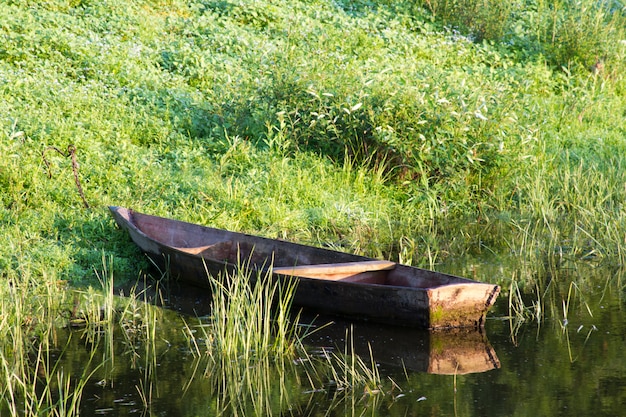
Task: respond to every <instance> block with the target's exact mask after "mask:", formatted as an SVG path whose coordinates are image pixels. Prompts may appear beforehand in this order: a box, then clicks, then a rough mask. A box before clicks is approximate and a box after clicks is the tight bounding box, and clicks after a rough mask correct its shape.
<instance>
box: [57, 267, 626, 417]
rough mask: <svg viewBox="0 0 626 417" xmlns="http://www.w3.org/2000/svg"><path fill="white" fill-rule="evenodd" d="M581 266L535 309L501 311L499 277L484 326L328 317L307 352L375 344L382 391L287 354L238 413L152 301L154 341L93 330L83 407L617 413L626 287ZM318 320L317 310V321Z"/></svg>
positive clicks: (78, 344)
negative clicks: (309, 376)
mask: <svg viewBox="0 0 626 417" xmlns="http://www.w3.org/2000/svg"><path fill="white" fill-rule="evenodd" d="M578 273H585V274H589V276H587V277H585V279H584V280H581V279H580V277H579V278H576V274H574V275H572V273H571V271H570V272H568V274H567V277H565V276H553V277H552V279H554V280H555V282H556V280H560V281H559V283H558V285H557V284H554V285H552V287H551V288H547V289H543V290H542V293H543V302H542V303H538V305H541V309H543V319H542V320H539V321H537V320H531V319H529V318H528V317H527V318H526V321H523V322H520V321H516V320H512V319H510V318H508V317H507V316H509V315H510V311H509V309H508V297H509V295H508V294H507V292H508V289H507V288H505V289H504V291H503V294H502V295H501V296H500V298H499V300H498V303H497V305H496V308H495V309H494V311H493V312H492V314H491V315H490V319H489V320H488V321H487V324H486V327H485V330H484V332H482V333H481V332H442V333H437V334H432V333H428V332H423V331H417V330H413V329H405V328H390V327H388V326H387V327H385V326H377V325H374V324H368V323H354V324H350V323H346V322H342V321H340V320H335V324H333V325H331V326H327V327H324V328H323V329H321V330H319V331H318V332H317V333H315V334H314V335H312V336H310V337H309V338H308V339H307V340H306V342H307V343H308V344H309V345H311V352H312V355H315V354H318V353H319V352H323V351H326V352H328V351H334V352H341V351H342V350H343V349H344V347H345V346H346V341H347V342H348V343H349V345H350V346H353V347H354V350H355V351H356V352H357V353H359V354H360V355H362V357H363V358H364V361H365V362H367V363H369V361H370V359H369V357H370V354H369V352H370V346H371V351H372V354H373V356H374V359H375V361H376V363H377V364H378V365H377V369H378V371H379V373H380V376H381V378H382V380H383V383H384V388H383V389H382V391H381V392H379V393H373V394H369V395H364V394H363V388H360V389H359V390H357V391H356V392H346V391H339V392H338V391H337V390H336V389H335V388H333V386H332V384H328V385H326V386H318V387H316V388H315V389H312V388H311V387H310V386H309V385H308V384H306V379H305V377H304V376H303V372H301V371H299V368H298V364H297V363H294V364H293V366H291V367H290V368H289V369H291V370H292V371H293V372H291V371H290V372H287V375H280V374H279V373H278V372H276V373H275V374H272V375H270V378H271V379H272V380H275V381H276V383H275V384H272V385H271V386H270V387H269V388H268V387H267V386H264V388H263V389H261V388H259V389H256V390H255V388H254V387H253V388H252V389H249V388H248V389H247V390H245V389H244V390H243V391H242V394H241V398H240V399H243V400H244V401H247V402H248V403H250V405H249V407H248V408H247V410H248V411H246V412H245V413H242V412H241V410H239V411H237V410H234V409H232V407H229V405H228V404H227V402H228V401H227V400H225V398H227V396H224V395H223V394H221V393H223V392H224V390H225V388H224V387H225V386H233V385H232V384H236V383H237V382H238V381H224V380H223V378H224V376H223V375H221V374H220V373H219V372H216V371H215V369H214V368H212V367H211V366H210V365H209V360H208V359H207V358H206V357H203V358H195V357H194V356H193V355H192V354H191V350H190V346H189V343H188V342H187V340H186V339H185V338H184V337H183V336H182V335H183V328H184V327H185V322H184V321H183V319H182V318H181V317H187V319H186V321H187V322H188V323H190V322H193V321H194V317H191V316H185V315H179V314H176V313H173V312H171V311H168V310H163V309H159V311H160V313H159V314H160V316H159V323H160V324H159V328H158V332H159V336H158V337H157V341H156V342H155V343H153V344H146V343H145V342H144V341H143V340H142V339H141V337H140V336H137V339H136V340H133V337H132V334H133V333H132V332H130V333H129V332H128V331H127V330H128V329H127V330H126V331H125V332H124V331H122V330H121V329H117V330H116V333H115V334H114V339H113V341H112V342H111V343H103V342H102V341H101V342H100V344H99V347H98V350H97V354H96V356H95V360H94V363H95V362H98V360H99V362H103V360H104V365H102V366H101V367H100V368H98V369H97V370H96V371H95V374H94V375H93V377H91V378H90V380H89V382H88V384H87V385H86V387H85V389H84V392H83V398H82V404H83V405H82V408H81V411H82V413H83V414H84V415H108V416H125V415H155V416H174V415H175V416H200V415H217V414H226V415H228V414H231V415H235V414H240V415H242V414H246V415H252V414H254V413H255V410H257V411H258V410H261V412H262V413H263V414H264V415H269V414H273V415H279V414H280V415H307V416H309V415H311V416H344V415H381V416H383V415H384V416H414V415H415V416H423V415H429V416H457V415H458V416H516V415H519V416H529V415H536V416H561V415H563V416H583V415H594V416H617V415H624V414H625V413H626V411H624V410H626V360H625V359H624V354H625V348H626V343H625V339H626V314H625V312H624V305H625V304H624V303H625V301H624V287H623V285H622V284H621V278H620V275H619V274H616V273H615V272H610V271H608V270H606V271H603V270H601V269H598V268H596V269H594V270H593V271H591V272H590V270H585V272H583V271H579V272H578ZM573 280H574V281H576V282H577V284H576V285H573V284H571V282H572V281H573ZM193 294H194V296H193V297H191V298H187V297H184V296H179V297H176V296H175V294H172V295H171V303H173V304H174V306H175V307H177V308H180V309H184V310H187V311H189V310H195V311H196V313H197V314H204V313H205V312H206V309H205V305H204V302H203V301H202V297H201V296H199V295H198V293H197V291H193ZM534 299H536V295H533V294H532V291H530V294H527V295H526V296H524V302H525V303H526V305H527V306H530V307H531V308H530V311H531V312H536V311H537V310H536V308H535V309H533V308H532V303H533V300H534ZM304 317H305V318H306V320H309V319H310V317H309V316H308V315H306V314H305V316H304ZM325 320H326V319H325V318H321V317H319V318H317V319H316V321H315V323H316V324H318V325H321V324H323V323H324V321H325ZM81 332H84V330H73V331H61V332H60V333H62V334H60V338H62V337H65V336H67V334H71V338H70V342H69V344H68V345H67V348H66V349H65V353H64V354H63V355H62V356H61V358H60V359H59V365H60V366H62V367H63V369H65V372H66V373H68V372H69V373H72V374H76V375H80V374H81V372H82V371H83V369H84V367H85V366H86V365H85V364H86V363H88V358H89V354H90V344H89V341H88V338H86V336H85V333H81ZM129 334H130V336H129ZM137 334H140V332H137ZM101 337H103V338H104V336H101ZM322 347H323V348H324V350H322ZM316 352H317V353H316ZM59 355H60V352H59ZM274 371H275V370H274ZM274 371H272V370H270V371H268V372H274ZM392 381H393V382H392ZM244 391H245V392H244ZM261 397H263V398H261ZM261 400H262V401H261ZM255 402H256V403H257V404H256V408H255ZM260 402H262V405H259V403H260Z"/></svg>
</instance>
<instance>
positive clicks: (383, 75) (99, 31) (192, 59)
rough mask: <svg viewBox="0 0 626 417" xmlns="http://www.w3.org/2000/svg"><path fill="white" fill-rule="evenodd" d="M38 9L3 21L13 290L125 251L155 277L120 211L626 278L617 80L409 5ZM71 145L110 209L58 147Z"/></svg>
mask: <svg viewBox="0 0 626 417" xmlns="http://www.w3.org/2000/svg"><path fill="white" fill-rule="evenodd" d="M30 3H32V4H28V2H19V3H14V2H11V1H2V2H0V4H1V7H0V37H1V40H2V41H1V45H0V95H1V99H0V152H1V153H2V158H0V219H1V220H0V242H1V243H2V244H1V245H0V270H2V271H4V272H3V273H4V274H7V275H12V274H15V271H18V272H19V273H28V274H30V275H35V276H40V275H41V276H53V277H58V278H62V279H69V280H71V281H74V282H77V283H78V282H81V281H85V282H89V281H90V280H93V277H94V274H93V272H92V270H93V268H94V267H95V268H99V266H100V264H101V257H102V254H103V253H108V254H114V256H115V258H116V261H115V266H116V268H117V269H118V273H119V274H120V275H124V276H131V277H132V276H134V275H135V274H137V269H136V265H137V260H138V259H141V257H140V256H139V255H138V253H137V252H136V250H135V249H134V248H133V246H132V245H130V244H129V243H128V240H127V237H126V236H125V235H124V234H122V233H121V232H119V231H117V230H115V228H114V226H113V224H112V221H111V219H110V218H109V216H108V213H107V211H106V206H107V205H111V204H113V205H125V206H131V207H133V208H135V209H137V210H142V211H146V212H150V213H154V214H161V215H168V216H172V217H177V218H181V219H186V220H190V221H197V222H202V223H206V224H210V225H214V226H217V227H225V228H231V229H236V230H242V231H248V232H255V233H260V234H263V235H267V236H271V237H281V238H287V239H293V240H296V241H300V242H305V243H312V244H324V245H330V246H332V247H335V248H339V249H342V250H347V251H354V252H360V253H364V254H369V255H373V256H384V257H398V256H399V257H400V259H401V260H402V261H404V262H412V263H415V264H426V265H427V264H428V263H429V261H430V262H433V261H435V260H436V259H442V258H445V257H446V256H447V255H449V254H451V253H453V254H455V255H457V254H458V255H461V254H464V253H477V252H481V251H484V249H485V248H489V250H492V251H494V252H498V253H502V252H508V251H510V250H514V251H519V252H521V253H522V254H523V255H524V256H530V254H535V253H536V252H537V251H536V250H535V249H540V251H539V252H541V251H543V252H546V251H551V250H553V249H554V248H555V247H557V246H559V247H561V246H566V247H567V248H569V249H567V250H571V251H572V253H573V254H575V255H577V256H580V255H584V254H588V253H589V252H592V253H593V254H595V255H600V256H601V257H603V258H604V257H612V260H613V261H614V262H620V261H621V256H622V254H621V247H622V246H623V242H622V238H621V236H623V234H624V231H625V230H626V219H624V218H623V214H622V209H621V204H622V203H621V202H622V201H623V200H624V194H625V193H626V190H625V189H624V186H623V184H624V183H626V178H624V173H623V171H622V170H621V166H622V165H623V163H624V161H623V156H622V155H624V138H623V136H624V128H623V126H622V123H621V121H622V119H623V116H624V115H626V103H624V94H623V93H624V81H623V78H622V76H623V75H622V74H621V73H620V72H618V71H617V69H612V68H611V69H609V70H607V71H606V72H605V73H602V74H600V75H598V76H594V75H592V74H591V73H589V72H587V71H585V70H584V69H580V68H579V69H576V70H575V71H574V72H573V73H571V75H567V74H566V73H564V72H563V71H560V70H555V69H551V68H550V67H548V66H547V65H546V64H545V63H544V61H543V60H542V57H541V56H540V55H532V54H530V55H529V54H524V53H519V52H520V51H519V50H515V49H512V48H511V47H510V46H506V45H504V44H498V43H482V44H476V43H472V42H471V41H469V40H468V39H467V38H465V37H463V36H460V35H458V34H456V33H453V32H450V31H447V30H440V29H438V26H437V25H434V24H433V23H431V22H430V20H429V19H428V18H427V17H426V15H425V14H424V12H420V11H416V10H410V9H408V8H404V9H403V8H402V7H403V6H402V4H401V3H400V4H399V5H395V6H386V5H384V3H380V4H379V5H378V6H374V5H369V4H366V3H354V2H345V3H344V2H326V1H322V0H316V1H301V2H300V1H297V2H296V1H291V2H278V3H276V2H264V1H256V2H249V3H245V4H244V3H237V2H232V3H231V2H227V1H225V2H218V1H215V2H211V1H191V2H182V1H176V0H170V1H156V0H155V1H147V0H146V1H133V2H126V1H121V0H119V1H118V0H108V1H98V2H95V1H82V2H81V1H69V0H68V1H62V0H50V1H46V2H30ZM616 48H617V53H616V57H613V59H616V60H618V62H619V59H622V60H623V57H624V45H621V44H617V46H616ZM620 48H621V49H620ZM620 54H621V55H620ZM69 145H75V146H76V148H77V152H76V156H77V160H78V162H79V164H80V171H79V174H80V178H81V181H82V186H83V189H84V191H85V196H86V199H87V201H88V202H89V204H90V205H91V208H90V209H85V208H83V206H82V201H81V199H80V196H79V194H78V192H77V189H76V185H75V183H74V179H73V174H72V168H71V162H70V160H69V158H64V157H62V156H61V155H60V154H58V153H57V152H56V151H54V150H51V149H49V148H47V147H49V146H55V147H57V148H59V149H60V150H63V151H64V150H65V149H67V147H68V146H69ZM42 152H44V153H45V158H46V160H48V161H49V162H50V173H51V177H50V178H48V176H47V171H46V166H45V164H44V160H43V158H42ZM516 253H518V252H516ZM144 266H145V264H144ZM505 278H506V277H505ZM486 279H493V280H496V279H498V278H490V277H486Z"/></svg>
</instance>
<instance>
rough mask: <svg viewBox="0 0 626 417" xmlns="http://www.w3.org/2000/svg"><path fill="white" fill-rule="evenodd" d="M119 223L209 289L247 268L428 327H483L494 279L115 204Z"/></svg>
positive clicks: (315, 299) (319, 297)
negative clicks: (215, 279)
mask: <svg viewBox="0 0 626 417" xmlns="http://www.w3.org/2000/svg"><path fill="white" fill-rule="evenodd" d="M110 210H111V213H112V214H113V216H114V218H115V220H116V222H117V224H118V225H119V226H120V227H121V228H123V229H126V230H127V231H128V233H129V234H130V237H131V239H132V240H133V241H134V242H135V243H136V244H137V245H138V246H139V248H140V249H141V250H142V251H143V252H145V253H146V254H147V255H148V256H149V257H150V258H151V259H152V261H153V262H155V263H156V264H157V265H159V266H160V267H164V268H165V267H167V268H169V271H170V276H172V277H175V278H178V279H180V280H181V281H185V282H188V283H191V284H194V285H199V286H203V287H208V286H209V280H208V278H207V274H211V275H217V274H220V273H223V272H224V271H227V272H232V271H235V270H236V269H237V268H240V267H241V265H244V266H245V267H246V268H249V269H252V270H255V271H261V272H262V271H268V272H271V273H272V275H273V277H275V278H276V279H288V278H289V277H295V278H297V279H298V284H297V288H296V291H295V294H294V299H293V304H294V305H296V306H301V307H304V308H309V309H313V310H316V311H319V312H322V313H326V314H336V315H342V316H348V317H350V318H356V319H362V320H372V321H377V322H385V323H392V324H396V325H406V326H414V327H420V328H425V329H437V328H450V327H482V326H483V325H484V323H485V316H486V314H487V310H488V309H489V308H490V307H491V306H492V305H493V303H494V302H495V300H496V297H497V296H498V293H499V292H500V287H499V286H497V285H494V284H488V283H482V282H476V281H472V280H469V279H465V278H461V277H456V276H453V275H448V274H443V273H438V272H434V271H429V270H426V269H421V268H415V267H410V266H406V265H401V264H397V263H395V262H390V261H384V260H376V259H372V258H367V257H363V256H358V255H353V254H348V253H343V252H338V251H334V250H329V249H323V248H317V247H312V246H306V245H301V244H296V243H290V242H286V241H282V240H276V239H268V238H263V237H258V236H252V235H247V234H243V233H236V232H231V231H227V230H222V229H214V228H210V227H205V226H200V225H196V224H192V223H186V222H182V221H178V220H172V219H167V218H163V217H157V216H151V215H147V214H142V213H138V212H135V211H133V210H130V209H127V208H123V207H110Z"/></svg>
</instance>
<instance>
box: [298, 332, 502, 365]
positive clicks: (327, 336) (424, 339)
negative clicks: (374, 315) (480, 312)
mask: <svg viewBox="0 0 626 417" xmlns="http://www.w3.org/2000/svg"><path fill="white" fill-rule="evenodd" d="M305 343H307V344H311V345H314V346H325V347H330V348H333V349H334V350H336V351H344V349H345V344H346V343H348V344H350V343H352V344H353V345H354V353H356V354H357V355H359V356H361V357H362V358H369V357H370V347H371V355H372V356H373V358H374V360H375V361H376V362H379V363H381V364H386V365H391V366H395V367H405V368H406V369H408V370H412V371H418V372H427V373H431V374H441V375H454V374H456V375H462V374H469V373H478V372H486V371H490V370H493V369H498V368H500V361H499V359H498V356H497V355H496V352H495V350H494V349H493V347H492V346H491V344H490V343H489V341H488V340H487V337H486V335H485V332H484V329H453V330H452V329H450V330H436V331H428V330H418V329H407V328H399V327H389V326H381V325H375V324H371V323H354V324H352V323H348V322H345V323H344V322H336V323H334V324H331V325H329V326H326V327H323V328H321V329H319V330H318V331H316V332H315V333H313V334H312V335H311V336H309V337H307V338H306V339H305ZM348 346H349V345H348Z"/></svg>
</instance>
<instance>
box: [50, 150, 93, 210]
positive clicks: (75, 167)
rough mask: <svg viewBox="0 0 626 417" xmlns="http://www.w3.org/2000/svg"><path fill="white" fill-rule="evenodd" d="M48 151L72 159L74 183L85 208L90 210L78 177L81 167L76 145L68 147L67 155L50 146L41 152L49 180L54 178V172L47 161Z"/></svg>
mask: <svg viewBox="0 0 626 417" xmlns="http://www.w3.org/2000/svg"><path fill="white" fill-rule="evenodd" d="M48 150H53V151H57V152H58V153H59V154H61V155H62V156H64V157H65V158H69V157H71V158H72V172H74V182H75V183H76V188H77V189H78V194H80V197H81V198H82V199H83V204H84V205H85V208H89V203H87V199H86V198H85V193H84V192H83V187H82V186H81V185H80V179H79V177H78V168H79V165H78V161H77V160H76V147H75V146H74V145H69V146H68V147H67V153H63V152H61V150H59V148H57V147H56V146H48V147H47V148H46V149H44V150H43V152H41V156H42V158H43V162H44V164H46V168H48V178H52V171H51V170H50V163H49V162H48V160H47V159H46V151H48Z"/></svg>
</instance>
